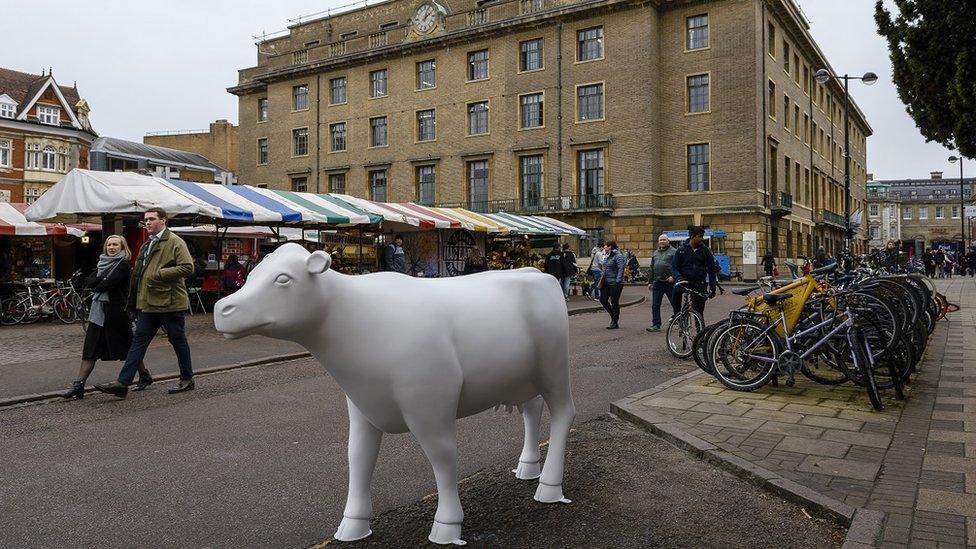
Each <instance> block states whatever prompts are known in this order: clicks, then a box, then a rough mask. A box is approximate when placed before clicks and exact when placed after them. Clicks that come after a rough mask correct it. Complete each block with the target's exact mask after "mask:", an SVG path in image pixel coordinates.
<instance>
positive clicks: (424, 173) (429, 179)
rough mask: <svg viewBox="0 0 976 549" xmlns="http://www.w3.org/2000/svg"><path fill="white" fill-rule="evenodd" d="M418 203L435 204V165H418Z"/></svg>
mask: <svg viewBox="0 0 976 549" xmlns="http://www.w3.org/2000/svg"><path fill="white" fill-rule="evenodd" d="M417 204H421V205H424V206H432V205H433V204H434V166H417Z"/></svg>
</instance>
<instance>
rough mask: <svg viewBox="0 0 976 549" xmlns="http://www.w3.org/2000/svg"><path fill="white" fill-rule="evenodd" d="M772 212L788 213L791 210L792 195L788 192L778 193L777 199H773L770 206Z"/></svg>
mask: <svg viewBox="0 0 976 549" xmlns="http://www.w3.org/2000/svg"><path fill="white" fill-rule="evenodd" d="M771 209H772V210H773V213H778V214H781V215H785V214H788V213H790V212H792V211H793V195H792V194H789V193H779V200H774V201H773V205H772V208H771Z"/></svg>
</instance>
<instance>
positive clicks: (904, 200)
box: [867, 172, 976, 253]
mask: <svg viewBox="0 0 976 549" xmlns="http://www.w3.org/2000/svg"><path fill="white" fill-rule="evenodd" d="M974 186H976V178H969V177H967V178H965V179H963V180H962V181H961V182H960V180H959V178H949V179H943V178H942V172H932V173H931V174H930V177H929V179H895V180H884V181H871V182H869V183H868V185H867V193H868V194H867V200H868V217H867V219H868V227H869V229H868V230H869V231H870V233H869V234H870V236H871V240H870V245H871V247H872V248H877V247H881V246H883V245H884V242H885V241H886V240H887V239H885V238H883V235H882V231H883V228H882V227H881V225H882V224H883V221H884V219H886V218H885V217H884V215H883V213H884V211H885V210H887V211H888V212H889V213H888V217H887V219H888V226H889V230H888V238H894V239H899V238H900V239H901V241H902V244H903V246H905V247H908V248H912V249H913V250H914V253H921V251H922V249H923V248H924V247H929V246H933V245H934V246H945V247H947V248H951V249H956V246H957V243H958V242H960V241H962V238H963V234H962V233H963V224H964V222H963V220H962V215H964V213H965V209H964V208H963V207H962V206H963V205H965V204H969V205H972V203H973V192H974ZM960 193H961V194H960ZM891 215H896V216H897V218H898V228H899V232H898V233H895V232H893V231H891V230H890V227H891ZM876 227H877V228H876ZM971 231H972V228H971V227H969V226H968V225H967V227H966V241H967V242H971V241H972V239H973V237H972V234H971ZM875 236H877V238H875Z"/></svg>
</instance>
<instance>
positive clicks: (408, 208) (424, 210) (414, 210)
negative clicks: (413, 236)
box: [334, 194, 474, 230]
mask: <svg viewBox="0 0 976 549" xmlns="http://www.w3.org/2000/svg"><path fill="white" fill-rule="evenodd" d="M334 196H338V197H339V198H341V199H342V200H345V201H346V202H349V203H350V204H353V205H354V206H357V207H360V208H362V209H363V210H365V211H367V212H369V213H372V214H376V215H379V216H382V217H383V220H384V221H390V222H394V223H405V224H407V225H412V226H414V227H419V228H421V229H469V230H474V226H473V225H471V224H470V223H467V222H464V221H461V220H460V219H457V218H456V217H453V216H450V215H447V214H445V213H444V212H443V211H441V210H443V208H441V209H438V208H430V207H427V206H421V205H419V204H414V203H413V202H402V203H397V202H373V201H372V200H366V199H365V198H357V197H355V196H350V195H347V194H340V195H334Z"/></svg>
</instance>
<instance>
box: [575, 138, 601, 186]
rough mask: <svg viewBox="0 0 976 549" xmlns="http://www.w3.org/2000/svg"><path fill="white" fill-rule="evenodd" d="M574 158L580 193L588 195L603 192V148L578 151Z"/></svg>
mask: <svg viewBox="0 0 976 549" xmlns="http://www.w3.org/2000/svg"><path fill="white" fill-rule="evenodd" d="M576 159H577V167H578V170H579V171H578V173H577V174H576V175H577V178H578V180H579V184H580V194H581V195H583V196H590V197H592V196H597V195H601V194H603V149H591V150H586V151H579V152H577V153H576Z"/></svg>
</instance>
